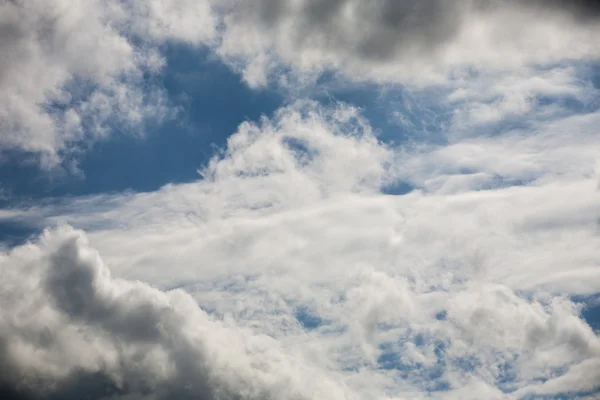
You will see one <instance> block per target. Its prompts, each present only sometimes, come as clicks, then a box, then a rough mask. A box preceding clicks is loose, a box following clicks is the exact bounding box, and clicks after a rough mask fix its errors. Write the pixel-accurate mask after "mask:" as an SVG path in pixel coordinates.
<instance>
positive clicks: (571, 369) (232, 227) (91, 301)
mask: <svg viewBox="0 0 600 400" xmlns="http://www.w3.org/2000/svg"><path fill="white" fill-rule="evenodd" d="M597 119H598V114H597V113H592V114H588V115H582V116H577V117H573V118H571V119H565V120H563V121H561V124H562V125H560V124H557V123H555V122H553V121H550V122H548V121H546V122H541V123H540V124H539V125H537V126H536V129H535V130H534V131H533V132H528V133H527V134H524V133H523V132H519V131H509V132H503V134H500V135H496V136H492V137H482V138H478V139H477V140H474V139H473V138H469V137H467V138H464V139H461V140H458V141H457V142H456V143H454V144H453V145H452V146H448V147H447V148H441V149H440V148H435V147H433V148H428V149H424V150H423V151H424V152H423V153H422V154H419V155H418V156H415V158H414V159H411V157H410V155H411V154H403V153H402V152H401V151H400V152H399V151H398V149H393V148H389V147H388V146H385V145H383V144H381V143H380V142H378V141H377V140H376V138H375V136H374V134H373V131H372V129H371V128H370V127H369V125H368V123H367V122H366V121H365V120H364V119H363V118H362V117H361V115H360V113H359V112H358V111H357V110H356V109H355V108H353V107H348V106H345V105H343V104H340V105H336V106H334V107H332V108H323V107H321V106H319V105H318V104H316V103H298V104H296V105H294V106H290V107H287V108H283V109H281V110H280V111H279V112H278V113H277V114H276V116H275V117H274V118H273V119H264V120H263V121H261V122H260V123H245V124H242V125H241V126H240V128H239V130H238V132H237V133H236V134H235V135H233V136H232V137H231V138H230V139H229V141H228V147H227V149H225V150H224V151H223V152H222V153H220V154H217V155H216V156H215V158H214V159H213V160H212V162H211V163H209V164H208V165H207V167H206V168H205V169H204V170H203V171H202V172H203V176H204V178H203V179H202V180H200V181H198V182H195V183H190V184H185V185H170V186H167V187H164V188H163V189H161V190H160V191H158V192H154V193H144V194H134V195H127V196H125V195H110V196H109V195H105V196H95V197H88V198H81V199H72V200H66V201H64V203H63V206H61V205H49V206H47V207H46V208H33V209H31V210H22V211H19V212H18V213H20V214H18V215H16V214H13V218H19V219H20V220H21V221H24V220H26V219H27V218H28V216H29V217H33V218H36V221H38V222H39V221H40V217H41V216H45V217H44V218H43V219H42V221H41V223H42V224H43V225H47V224H49V225H60V224H62V223H65V222H67V223H70V224H72V225H74V226H77V227H81V228H85V229H86V230H87V231H88V233H87V234H86V236H87V237H88V238H89V241H90V243H91V245H92V246H93V248H96V249H98V251H99V252H100V254H102V259H104V260H105V262H106V263H107V265H110V267H111V271H112V273H113V274H114V275H115V276H116V277H118V278H111V277H110V276H109V273H108V270H107V268H106V267H105V266H104V263H103V262H101V261H100V260H99V258H98V257H99V256H98V254H97V253H96V252H95V251H94V250H92V249H91V248H90V246H89V245H88V244H87V243H86V240H85V239H84V238H83V236H82V235H83V234H82V233H79V232H73V231H72V230H70V229H66V228H62V229H61V230H58V231H49V232H47V233H45V234H44V236H43V237H42V239H41V240H39V241H37V242H34V243H32V244H28V245H26V246H24V247H20V248H17V249H15V250H13V251H11V252H10V253H5V254H3V256H2V264H1V266H0V268H2V273H3V276H5V277H6V279H4V280H3V281H2V285H3V286H2V290H0V294H1V295H2V296H3V303H4V304H14V306H13V307H12V309H18V310H27V311H23V312H18V313H15V314H14V315H15V317H12V315H13V314H8V313H7V314H3V319H2V321H4V326H3V328H2V330H0V332H2V334H3V335H4V339H3V340H4V341H11V343H13V342H15V343H19V345H17V346H15V345H13V346H10V348H11V349H15V350H14V351H15V352H16V354H14V355H13V354H12V353H10V354H11V357H10V358H9V361H10V363H11V364H10V366H11V368H12V369H13V370H16V371H23V372H27V373H26V374H24V375H23V374H21V376H30V375H27V374H33V375H32V376H34V377H36V381H40V382H42V383H43V382H50V383H51V384H53V385H54V386H53V387H54V388H55V389H47V388H46V389H45V390H50V391H52V390H59V389H61V388H65V387H67V388H68V387H69V384H68V382H82V381H85V379H83V378H81V377H82V376H83V377H85V376H86V375H85V374H88V375H89V374H96V375H95V376H96V377H101V381H103V382H106V385H105V386H107V387H109V388H113V390H114V391H115V394H121V395H125V394H130V395H133V394H135V395H136V396H141V395H143V394H144V393H146V392H145V391H146V390H149V389H148V388H152V390H153V391H152V393H153V394H154V395H156V396H158V397H159V398H160V397H161V396H163V394H164V396H166V397H168V396H175V395H178V396H184V395H190V396H191V397H194V396H196V397H197V398H210V399H212V398H219V397H218V396H217V395H216V394H215V393H217V392H218V391H224V393H225V394H224V396H225V398H255V397H256V398H283V399H285V398H307V399H309V398H310V399H319V398H327V399H359V398H360V399H365V398H366V399H394V398H407V397H408V398H443V399H452V398H457V399H458V398H460V399H465V398H467V399H468V398H477V399H479V398H482V397H483V398H489V399H496V398H497V399H505V398H521V397H523V396H537V395H539V396H542V395H549V396H550V395H560V394H563V395H568V396H571V397H574V398H576V396H578V395H584V394H586V393H593V392H594V391H595V390H597V389H598V387H597V382H598V378H599V376H598V375H597V372H596V371H597V368H595V366H596V365H598V363H599V362H600V338H599V337H598V334H597V332H594V331H593V330H592V329H591V327H590V326H589V324H588V323H587V322H586V321H585V320H583V319H582V318H581V312H582V307H584V304H582V303H578V302H576V301H575V300H574V296H589V295H594V294H596V293H598V292H600V280H599V278H598V274H597V262H598V259H599V258H598V257H599V255H598V252H597V251H596V249H598V246H597V244H598V243H597V242H598V226H597V218H598V215H599V211H600V210H598V201H597V184H598V170H597V164H595V162H596V158H595V155H593V154H592V153H593V149H595V148H597V147H598V144H597V139H596V136H597V135H594V132H595V130H594V129H595V128H594V127H595V126H597V124H596V123H597ZM586 124H587V125H586ZM586 126H588V129H587V130H586V129H585V127H586ZM515 143H520V144H519V145H514V144H515ZM513 145H514V146H513ZM586 148H588V149H589V154H588V153H585V149H586ZM573 154H580V155H581V156H580V157H573ZM490 155H494V156H495V157H496V158H494V157H490ZM541 155H544V157H542V156H541ZM444 163H447V165H445V164H444ZM461 163H464V164H461ZM454 164H456V166H457V168H456V170H452V169H451V168H450V166H452V165H454ZM403 166H404V168H403ZM432 167H439V168H441V169H442V170H443V171H446V172H447V174H446V175H444V174H442V173H441V171H439V170H436V169H432ZM395 179H402V180H410V182H411V183H412V184H413V185H414V186H416V187H418V188H419V190H415V191H413V192H411V193H409V194H406V195H403V196H390V195H384V194H381V190H383V189H384V188H385V187H386V186H388V185H390V184H391V183H393V182H394V180H395ZM61 207H64V209H62V208H61ZM5 214H10V211H7V212H6V213H5ZM137 280H141V281H143V282H146V283H140V282H139V281H137ZM134 282H136V283H134ZM148 285H152V286H153V287H158V288H160V289H161V290H160V291H159V290H158V289H151V288H150V287H149V286H148ZM173 288H177V290H174V291H173V290H172V289H173ZM181 290H183V291H185V292H187V293H189V294H190V295H191V296H192V297H188V295H185V294H184V293H183V292H182V291H181ZM192 298H193V299H192ZM36 299H44V300H36ZM38 304H41V305H43V307H39V306H38ZM196 304H198V305H199V306H201V307H202V310H201V309H200V308H199V307H198V306H197V305H196ZM203 310H206V311H203ZM21 316H22V317H21ZM51 321H56V322H51ZM157 325H158V326H160V327H161V328H160V329H159V328H156V326H157ZM44 326H49V330H50V332H54V331H56V332H57V334H56V339H54V340H53V341H50V343H51V344H50V345H48V346H49V348H47V350H43V351H38V352H32V350H31V349H32V348H37V347H39V346H40V344H39V343H43V341H42V342H40V341H41V340H42V339H40V337H43V334H42V333H39V332H41V331H43V329H44ZM38 331H39V332H38ZM221 338H225V339H221ZM60 346H64V347H60ZM43 348H44V349H45V347H43ZM59 349H60V350H59ZM82 354H83V355H85V356H82ZM190 355H191V356H193V357H192V358H193V362H192V361H190V360H189V356H190ZM180 357H181V358H180ZM56 365H69V366H71V367H72V368H70V369H66V370H65V369H57V368H58V367H56ZM61 371H65V374H66V375H65V374H62V375H61ZM70 371H76V372H70ZM72 373H79V374H80V375H72ZM81 374H83V375H81ZM11 379H12V380H10V381H9V382H8V385H9V387H10V388H12V389H15V388H17V389H18V388H19V387H20V386H19V385H24V384H25V383H23V382H21V381H19V380H15V379H14V378H12V377H11ZM190 381H194V382H199V383H200V386H194V385H192V386H191V387H189V388H187V387H186V385H187V384H188V383H189V382H190ZM65 382H67V383H65ZM50 387H51V388H52V386H50ZM181 387H184V388H186V389H185V390H188V389H189V392H185V393H184V394H180V392H173V390H175V389H174V388H181ZM43 388H44V386H41V387H39V386H34V387H33V389H34V390H44V389H43ZM61 390H62V389H61ZM65 390H66V389H65ZM119 391H120V392H119ZM148 396H150V393H148ZM203 396H204V397H203ZM236 396H238V397H236ZM253 396H255V397H253ZM100 398H102V397H101V396H100ZM150 398H151V397H150Z"/></svg>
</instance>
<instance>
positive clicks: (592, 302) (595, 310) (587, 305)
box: [571, 293, 600, 333]
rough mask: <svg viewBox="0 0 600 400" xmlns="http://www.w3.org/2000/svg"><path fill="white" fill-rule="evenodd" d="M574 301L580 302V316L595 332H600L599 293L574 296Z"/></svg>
mask: <svg viewBox="0 0 600 400" xmlns="http://www.w3.org/2000/svg"><path fill="white" fill-rule="evenodd" d="M571 300H573V301H574V302H577V303H580V304H582V306H583V308H582V310H581V314H580V316H581V318H582V319H583V320H584V321H585V322H586V323H587V324H588V325H589V326H590V327H591V328H592V329H593V330H594V331H595V332H597V333H600V293H596V294H594V295H588V296H574V297H572V299H571Z"/></svg>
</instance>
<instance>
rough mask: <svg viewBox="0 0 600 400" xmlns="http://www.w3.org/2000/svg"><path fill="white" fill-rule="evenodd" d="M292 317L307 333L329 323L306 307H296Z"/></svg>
mask: <svg viewBox="0 0 600 400" xmlns="http://www.w3.org/2000/svg"><path fill="white" fill-rule="evenodd" d="M294 315H295V317H296V320H297V321H298V323H299V324H300V325H301V326H302V327H303V328H304V329H305V330H309V331H310V330H314V329H318V328H320V327H321V326H323V325H325V324H328V323H329V322H328V321H326V320H324V319H323V318H321V316H320V315H318V314H317V313H315V312H314V311H313V310H311V309H310V308H308V307H298V308H297V309H296V312H295V314H294Z"/></svg>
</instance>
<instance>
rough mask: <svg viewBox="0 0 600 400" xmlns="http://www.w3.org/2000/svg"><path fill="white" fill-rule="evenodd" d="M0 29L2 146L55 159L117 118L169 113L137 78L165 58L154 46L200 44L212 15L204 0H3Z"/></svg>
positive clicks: (136, 119) (133, 121)
mask: <svg viewBox="0 0 600 400" xmlns="http://www.w3.org/2000/svg"><path fill="white" fill-rule="evenodd" d="M0 32H1V35H0V36H1V38H0V52H1V53H2V56H1V57H0V93H1V94H0V121H1V122H0V151H6V150H17V151H20V152H25V153H26V154H33V155H35V156H36V157H38V158H39V159H40V160H39V161H40V162H41V164H42V165H43V166H45V167H52V166H55V165H56V164H57V163H59V162H60V161H62V159H63V158H69V155H70V153H72V152H73V151H76V150H78V149H81V148H85V147H87V146H88V145H89V144H90V143H92V142H93V141H94V140H97V139H98V138H102V137H105V136H108V135H109V134H110V132H111V131H112V129H114V128H115V126H116V125H120V126H121V128H122V130H132V131H135V132H139V131H140V130H139V127H140V125H142V124H143V122H144V121H145V120H147V119H149V118H153V119H158V120H160V119H161V118H163V117H165V116H166V115H168V113H170V112H171V111H169V107H168V104H167V103H168V100H167V99H166V98H165V97H164V95H163V93H161V90H160V88H152V87H150V88H148V87H146V86H148V85H143V74H144V73H145V72H149V73H153V72H156V71H157V70H158V69H160V68H161V67H162V66H163V64H164V60H163V59H162V56H161V55H160V53H159V52H158V50H157V45H158V44H160V43H163V42H165V41H168V40H181V41H186V42H189V43H193V44H202V43H204V42H206V41H208V40H210V39H211V38H212V37H213V35H214V21H213V17H212V14H211V10H210V7H209V5H208V3H207V2H206V1H198V2H196V1H194V2H185V3H182V2H165V1H161V2H157V1H155V2H137V1H135V2H120V1H99V0H88V1H76V2H70V1H63V0H52V1H45V0H43V1H39V0H29V1H3V2H2V4H0ZM136 40H137V42H136Z"/></svg>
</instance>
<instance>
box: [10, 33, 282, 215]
mask: <svg viewBox="0 0 600 400" xmlns="http://www.w3.org/2000/svg"><path fill="white" fill-rule="evenodd" d="M164 54H165V56H166V59H167V66H166V68H165V70H164V72H163V73H162V74H161V75H160V76H158V77H148V79H149V80H152V82H151V83H152V84H155V85H161V86H162V88H163V89H164V90H165V91H166V93H167V95H168V98H169V101H170V102H171V105H172V106H173V107H178V108H180V109H181V110H182V111H181V112H180V113H179V114H178V116H177V117H176V118H175V119H173V120H167V121H166V122H164V123H161V124H158V125H147V126H145V128H144V129H145V132H144V134H145V135H144V136H145V137H144V138H140V137H138V136H136V135H123V134H118V132H116V133H117V134H113V135H111V137H110V138H109V139H108V140H106V141H102V142H98V143H96V144H95V145H94V146H93V149H92V150H91V151H88V152H86V153H84V154H80V155H79V162H78V168H79V169H80V171H81V172H82V176H79V177H78V176H75V175H73V174H70V173H68V172H67V173H64V171H63V173H60V172H57V171H50V172H44V171H41V170H40V169H39V167H38V166H37V165H36V163H34V160H31V162H27V157H26V155H25V154H23V153H22V152H13V153H14V154H12V153H5V154H3V157H2V158H3V161H4V162H3V163H1V164H0V182H2V189H3V190H5V191H7V192H8V193H10V194H11V196H12V197H13V199H14V201H13V203H16V204H18V203H19V202H20V201H21V200H22V198H23V197H27V198H33V199H36V198H38V199H39V198H43V197H50V196H53V197H58V196H64V195H86V194H95V193H106V192H120V191H124V190H128V189H129V190H133V191H136V192H145V191H153V190H156V189H158V188H160V187H161V186H164V185H165V184H168V183H181V182H189V181H193V180H196V179H198V178H199V176H198V173H197V170H198V168H199V167H201V166H202V165H203V164H204V163H206V162H207V161H208V159H209V158H210V157H211V156H212V155H213V154H214V151H215V147H223V146H224V145H225V143H226V140H227V138H228V137H229V136H230V135H231V134H233V133H235V131H236V130H237V127H238V125H239V124H240V123H241V122H243V121H246V120H256V119H258V118H260V116H261V115H267V116H269V115H270V114H271V113H272V112H273V111H274V110H276V109H277V108H278V107H279V106H281V105H282V103H283V97H282V96H281V95H280V94H278V93H276V92H275V91H269V90H252V89H250V88H249V87H248V86H247V85H246V84H244V83H243V82H242V81H241V77H240V76H239V75H238V74H236V73H234V72H232V71H231V69H230V68H228V67H227V66H225V65H224V64H222V63H221V62H219V61H218V60H215V59H213V58H212V56H210V54H209V53H208V51H207V50H198V49H195V48H191V47H187V46H182V45H176V44H170V45H169V46H167V47H166V48H165V49H164ZM149 83H150V82H142V83H141V84H145V85H148V84H149ZM79 89H81V90H79ZM70 91H72V92H74V93H77V92H78V91H80V92H85V91H86V89H85V84H83V83H82V84H81V85H79V86H77V87H74V88H71V89H70ZM83 95H84V94H82V96H83ZM76 97H79V95H77V96H76ZM54 107H59V108H60V107H61V105H60V104H56V105H54ZM111 128H113V129H118V127H114V126H113V127H111Z"/></svg>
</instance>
